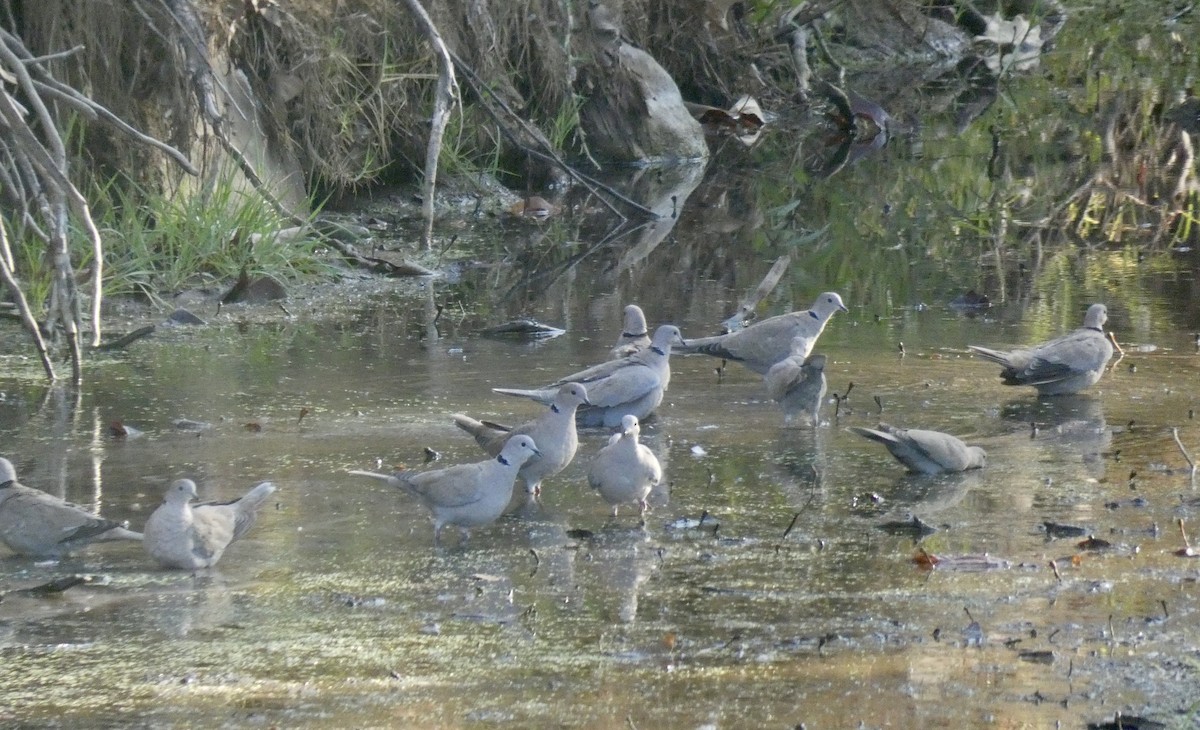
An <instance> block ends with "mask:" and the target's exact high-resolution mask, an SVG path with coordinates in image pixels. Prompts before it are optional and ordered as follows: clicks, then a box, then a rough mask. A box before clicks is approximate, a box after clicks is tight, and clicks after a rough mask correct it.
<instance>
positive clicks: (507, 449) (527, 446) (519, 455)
mask: <svg viewBox="0 0 1200 730" xmlns="http://www.w3.org/2000/svg"><path fill="white" fill-rule="evenodd" d="M541 453H542V452H540V451H538V448H537V444H535V443H534V442H533V439H531V438H529V437H528V436H525V435H520V436H513V437H512V438H510V439H509V440H508V443H506V444H504V449H503V450H502V451H501V452H500V459H501V461H502V462H503V463H507V464H512V465H515V466H518V467H520V466H521V465H522V464H524V463H525V462H527V461H529V460H530V459H532V458H533V457H535V456H540V455H541Z"/></svg>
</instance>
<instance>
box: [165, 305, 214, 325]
mask: <svg viewBox="0 0 1200 730" xmlns="http://www.w3.org/2000/svg"><path fill="white" fill-rule="evenodd" d="M167 324H172V325H204V324H208V323H207V322H205V321H204V320H202V319H200V318H199V317H197V316H196V315H194V314H192V313H191V312H189V311H188V310H186V309H183V308H180V309H176V310H175V311H174V312H171V316H169V317H167Z"/></svg>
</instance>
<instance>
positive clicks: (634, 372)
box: [492, 324, 683, 428]
mask: <svg viewBox="0 0 1200 730" xmlns="http://www.w3.org/2000/svg"><path fill="white" fill-rule="evenodd" d="M678 344H683V335H682V334H680V332H679V328H678V327H676V326H675V325H671V324H664V325H662V326H661V327H659V328H658V329H656V330H655V331H654V336H653V337H652V338H650V346H649V347H648V348H646V349H645V350H642V351H641V352H638V353H635V354H633V355H629V356H628V357H623V358H620V359H618V360H609V361H607V362H603V363H600V364H599V365H594V366H592V367H590V368H588V369H587V370H581V371H580V372H578V373H574V374H573V375H568V376H567V377H565V378H563V379H562V380H559V381H557V382H554V383H551V384H550V385H548V386H546V387H545V388H539V389H535V390H521V389H517V388H492V390H493V391H495V392H496V393H502V394H504V395H515V396H520V397H522V398H531V399H533V400H535V401H537V402H539V403H545V404H547V405H549V404H550V403H552V402H554V398H555V396H556V395H557V394H558V389H559V388H561V387H562V386H563V385H565V384H566V383H581V384H583V385H584V387H586V388H587V393H588V404H586V405H581V406H579V409H578V410H577V411H576V417H575V418H576V422H577V423H578V424H579V425H580V426H585V427H596V426H604V427H607V428H614V427H616V426H618V425H620V423H621V418H622V417H624V416H625V415H633V416H637V417H638V418H639V419H641V418H646V417H647V416H649V415H650V414H651V413H653V412H654V409H655V408H658V405H659V404H660V403H662V399H663V390H665V389H666V387H667V384H668V383H669V382H670V381H671V347H672V346H673V345H678Z"/></svg>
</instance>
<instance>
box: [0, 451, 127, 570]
mask: <svg viewBox="0 0 1200 730" xmlns="http://www.w3.org/2000/svg"><path fill="white" fill-rule="evenodd" d="M141 539H142V535H141V533H138V532H132V531H130V530H127V529H125V528H124V527H123V526H121V525H120V524H119V523H117V522H114V521H113V520H108V519H105V518H103V517H100V516H98V515H94V514H92V513H91V512H88V511H87V510H85V509H84V508H82V507H79V506H78V505H74V504H71V503H70V502H66V501H63V500H61V499H59V498H58V497H55V496H54V495H52V494H48V493H46V492H43V491H42V490H40V489H34V488H32V487H27V486H25V485H24V484H21V483H20V482H19V481H17V470H16V468H15V467H14V466H13V464H12V462H11V461H9V460H8V459H5V458H2V457H0V542H3V543H4V544H5V545H7V546H8V547H9V549H11V550H12V551H13V552H15V553H18V554H20V555H26V556H29V557H35V558H59V557H62V556H63V555H67V554H69V553H71V552H74V551H75V550H78V549H80V548H83V547H86V546H87V545H89V544H91V543H93V542H103V541H109V540H141Z"/></svg>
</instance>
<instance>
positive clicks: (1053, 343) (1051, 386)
mask: <svg viewBox="0 0 1200 730" xmlns="http://www.w3.org/2000/svg"><path fill="white" fill-rule="evenodd" d="M1107 321H1108V308H1107V307H1105V306H1104V305H1103V304H1093V305H1092V306H1090V307H1088V311H1087V314H1086V315H1085V316H1084V318H1083V327H1081V328H1079V329H1077V330H1075V331H1074V332H1071V333H1069V334H1065V335H1063V336H1062V337H1059V338H1056V339H1053V340H1050V341H1049V342H1043V343H1042V344H1040V345H1035V346H1033V347H1028V348H1020V349H1017V350H1010V351H1007V352H1006V351H1003V350H990V349H988V348H986V347H977V346H976V345H970V348H971V349H972V350H973V351H974V352H975V354H977V355H979V356H980V357H982V358H983V359H985V360H990V361H992V362H994V363H996V364H998V365H1000V366H1001V367H1003V368H1004V369H1003V370H1001V371H1000V377H1001V378H1003V379H1004V384H1005V385H1032V386H1033V387H1034V388H1037V392H1038V395H1067V394H1070V393H1078V392H1079V391H1081V390H1083V389H1084V388H1086V387H1088V386H1089V385H1092V384H1094V383H1095V382H1096V381H1097V380H1099V379H1100V376H1101V375H1103V374H1104V366H1105V365H1107V364H1108V361H1109V358H1111V357H1112V354H1113V346H1112V342H1111V341H1110V340H1109V339H1108V336H1107V335H1105V334H1104V323H1105V322H1107Z"/></svg>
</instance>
